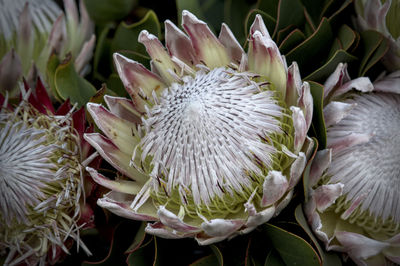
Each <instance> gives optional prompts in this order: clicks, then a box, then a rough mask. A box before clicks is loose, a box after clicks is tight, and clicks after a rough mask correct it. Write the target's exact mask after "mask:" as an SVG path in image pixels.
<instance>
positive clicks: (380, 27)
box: [355, 0, 400, 71]
mask: <svg viewBox="0 0 400 266" xmlns="http://www.w3.org/2000/svg"><path fill="white" fill-rule="evenodd" d="M355 6H356V12H357V24H358V25H359V26H360V27H361V29H363V30H376V31H378V32H380V33H382V34H383V35H384V36H385V37H386V38H387V39H388V40H389V50H388V52H387V53H386V54H385V56H384V57H383V59H382V63H383V64H384V65H385V66H386V67H387V68H388V69H389V70H390V71H395V70H400V30H399V14H400V0H387V1H384V0H357V1H356V2H355Z"/></svg>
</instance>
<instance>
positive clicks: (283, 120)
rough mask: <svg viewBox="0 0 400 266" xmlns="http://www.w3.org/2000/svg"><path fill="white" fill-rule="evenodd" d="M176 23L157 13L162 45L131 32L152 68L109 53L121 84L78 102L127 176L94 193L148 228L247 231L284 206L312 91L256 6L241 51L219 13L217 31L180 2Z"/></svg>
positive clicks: (97, 139) (96, 139)
mask: <svg viewBox="0 0 400 266" xmlns="http://www.w3.org/2000/svg"><path fill="white" fill-rule="evenodd" d="M182 25H183V28H184V29H185V31H186V32H187V34H188V35H189V36H187V35H186V34H185V33H183V32H182V31H181V30H180V29H178V28H177V27H176V26H175V25H174V24H173V23H171V22H170V21H166V22H165V29H166V33H165V38H166V46H167V49H168V50H165V48H164V47H163V45H162V44H161V42H160V41H159V40H158V39H157V38H156V37H155V36H154V35H152V34H150V33H148V32H147V31H142V32H141V33H140V35H139V42H141V43H143V44H144V45H145V47H146V49H147V52H148V53H149V55H150V56H151V58H152V61H151V65H152V71H149V70H147V69H146V68H145V67H144V66H143V65H141V64H139V63H137V62H135V61H132V60H130V59H128V58H125V57H123V56H122V55H119V54H115V55H114V60H115V64H116V67H117V70H118V73H119V75H120V77H121V79H122V81H123V83H124V85H125V87H126V89H127V91H128V93H129V94H130V96H131V100H128V99H125V98H118V97H111V96H106V97H105V102H106V103H107V105H108V108H109V110H107V109H106V108H104V107H103V106H101V105H99V104H94V103H89V104H88V105H87V108H88V110H89V112H90V114H91V115H92V117H93V118H94V121H95V123H96V124H97V126H98V127H99V128H100V129H101V130H102V131H103V133H104V134H105V136H102V135H100V134H97V133H94V134H85V139H86V140H87V141H88V142H89V143H91V144H92V145H93V147H95V148H96V149H97V151H98V152H99V153H100V154H101V155H102V156H103V158H104V159H106V160H107V161H108V162H109V163H110V164H112V165H113V166H114V167H115V168H116V169H117V170H118V171H120V172H121V173H122V174H123V175H125V176H126V177H127V178H118V179H116V180H110V179H107V178H105V177H104V176H102V175H101V174H100V173H97V172H96V170H94V169H91V168H87V170H88V171H89V172H90V173H91V175H92V177H93V178H94V180H95V181H96V182H98V183H99V184H101V185H103V186H105V187H107V188H109V189H111V190H112V191H111V192H109V193H108V194H106V195H104V197H103V198H101V199H99V200H98V205H100V206H101V207H104V208H106V209H108V210H110V211H112V212H114V213H116V214H117V215H120V216H123V217H126V218H130V219H135V220H142V221H155V223H149V224H148V225H147V228H146V232H148V233H150V234H155V235H158V236H161V237H166V238H183V237H195V238H196V240H197V241H198V242H199V243H200V244H210V243H213V242H217V241H220V240H223V239H225V238H228V237H232V236H235V235H236V234H239V233H247V232H249V231H251V230H253V229H254V228H255V227H257V226H258V225H259V224H262V223H265V222H266V221H268V220H269V219H270V218H271V217H273V216H274V215H276V214H277V213H278V212H279V211H280V210H281V209H282V208H284V207H285V206H286V205H287V204H288V202H289V200H290V199H291V197H292V194H293V187H294V186H295V185H296V184H297V182H298V181H299V179H300V176H301V174H302V172H303V169H304V166H305V163H306V160H307V159H306V153H307V151H309V150H310V147H311V146H312V144H313V142H312V141H311V139H309V138H307V135H306V133H307V129H308V128H309V126H310V123H311V117H312V112H313V102H312V97H311V94H310V88H309V84H308V83H302V81H301V79H300V74H299V70H298V67H297V65H296V63H293V64H292V65H291V66H290V67H289V69H287V66H286V62H285V59H284V57H282V56H281V54H280V52H279V50H278V48H277V46H276V44H275V43H274V42H273V41H272V39H271V38H270V35H269V34H268V31H267V29H266V27H265V25H264V22H263V21H262V19H261V16H257V17H256V19H255V21H254V23H253V25H252V26H251V30H250V40H249V51H248V53H247V54H246V53H245V52H244V51H243V49H242V47H241V46H240V45H239V43H238V42H237V40H236V39H235V37H234V36H233V34H232V32H231V31H230V29H229V28H228V26H227V25H225V24H223V25H222V29H221V33H220V35H219V38H217V37H215V35H214V34H213V33H212V32H211V31H210V29H209V28H208V26H207V24H206V23H204V22H203V21H200V20H198V19H197V18H196V17H195V16H194V15H193V14H191V13H189V12H188V11H183V23H182Z"/></svg>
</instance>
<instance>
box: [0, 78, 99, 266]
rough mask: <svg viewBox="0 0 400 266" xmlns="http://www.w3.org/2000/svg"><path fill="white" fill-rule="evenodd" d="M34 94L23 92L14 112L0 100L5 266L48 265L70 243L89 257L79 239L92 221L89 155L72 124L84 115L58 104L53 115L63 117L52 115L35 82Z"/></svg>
mask: <svg viewBox="0 0 400 266" xmlns="http://www.w3.org/2000/svg"><path fill="white" fill-rule="evenodd" d="M36 89H37V90H36V92H37V94H36V95H33V94H32V91H31V90H29V91H28V92H26V91H23V100H22V101H21V102H20V104H19V105H18V106H17V107H15V108H14V109H13V108H11V106H10V105H9V104H7V99H4V98H3V97H0V99H1V100H2V105H3V106H2V108H1V111H0V191H1V193H0V251H2V252H4V251H6V252H8V255H7V258H6V260H5V264H6V265H8V264H9V265H15V264H19V263H26V264H27V265H35V264H37V263H42V264H43V263H45V262H52V263H54V262H56V261H57V259H59V257H60V256H61V255H62V254H64V253H68V248H69V247H70V244H71V243H73V242H72V241H73V240H75V241H77V243H78V247H81V248H82V249H84V250H85V251H86V252H87V253H88V254H90V251H89V250H88V249H87V247H86V246H85V244H84V243H83V242H82V241H81V240H80V237H79V231H80V229H82V228H83V227H87V226H88V223H90V222H91V219H92V218H93V217H90V216H89V215H88V213H89V214H90V213H92V212H91V209H90V208H89V206H87V205H86V204H85V202H84V199H85V191H84V183H83V182H84V178H85V177H84V167H85V166H86V165H87V164H88V162H89V161H91V160H92V158H93V156H92V157H88V158H87V155H88V147H86V146H87V144H85V143H84V142H82V139H81V137H80V135H82V134H83V132H81V131H82V127H81V126H80V123H81V121H79V120H77V119H78V118H81V116H82V115H84V110H83V109H81V110H79V111H78V112H75V113H73V112H72V110H69V111H68V110H67V108H66V107H67V105H63V106H61V109H59V111H58V112H59V113H65V114H63V115H61V114H59V115H56V114H54V108H53V106H52V105H51V102H50V98H49V97H48V96H47V94H46V91H45V89H44V87H43V85H42V84H41V82H40V81H39V83H38V87H37V88H36ZM0 96H1V95H0ZM41 96H44V97H41ZM37 107H38V108H39V109H38V108H37ZM83 121H84V120H83ZM84 159H86V161H84Z"/></svg>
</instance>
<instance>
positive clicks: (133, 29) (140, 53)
mask: <svg viewBox="0 0 400 266" xmlns="http://www.w3.org/2000/svg"><path fill="white" fill-rule="evenodd" d="M142 30H147V31H148V32H150V33H152V34H154V35H155V36H157V37H160V36H161V28H160V23H159V21H158V18H157V15H156V14H155V13H154V11H152V10H149V11H148V12H147V13H146V15H145V16H144V17H143V18H142V19H141V20H140V21H139V22H136V23H133V24H130V25H127V24H126V23H125V22H121V23H120V24H119V25H118V27H117V30H116V32H115V35H114V38H113V40H112V42H111V53H115V52H119V53H123V54H124V55H126V56H128V57H129V58H131V59H133V60H136V61H138V62H140V63H142V64H144V65H146V66H148V65H149V60H148V59H149V57H148V56H147V53H146V49H145V47H144V45H142V44H141V43H139V42H138V41H137V40H138V37H139V34H140V32H141V31H142Z"/></svg>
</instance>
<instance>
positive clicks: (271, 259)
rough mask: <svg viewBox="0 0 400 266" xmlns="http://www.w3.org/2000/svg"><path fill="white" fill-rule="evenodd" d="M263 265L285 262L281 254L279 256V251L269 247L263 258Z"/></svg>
mask: <svg viewBox="0 0 400 266" xmlns="http://www.w3.org/2000/svg"><path fill="white" fill-rule="evenodd" d="M264 266H286V264H285V262H284V261H283V260H282V258H281V256H279V253H278V252H277V251H276V250H274V249H271V250H270V252H269V253H268V255H267V258H266V259H265V263H264Z"/></svg>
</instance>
